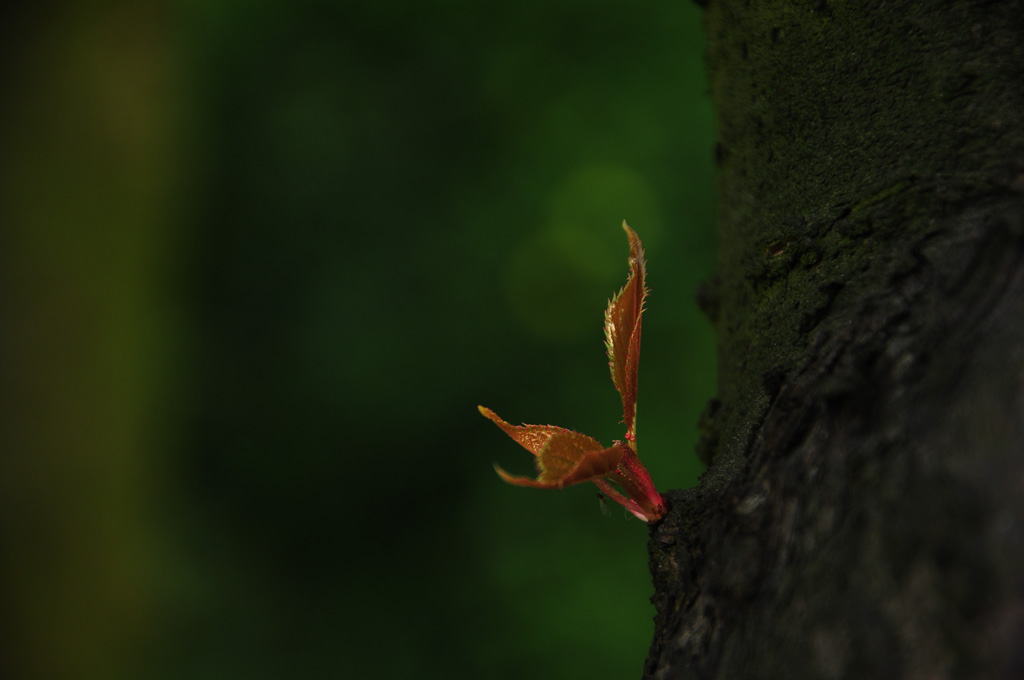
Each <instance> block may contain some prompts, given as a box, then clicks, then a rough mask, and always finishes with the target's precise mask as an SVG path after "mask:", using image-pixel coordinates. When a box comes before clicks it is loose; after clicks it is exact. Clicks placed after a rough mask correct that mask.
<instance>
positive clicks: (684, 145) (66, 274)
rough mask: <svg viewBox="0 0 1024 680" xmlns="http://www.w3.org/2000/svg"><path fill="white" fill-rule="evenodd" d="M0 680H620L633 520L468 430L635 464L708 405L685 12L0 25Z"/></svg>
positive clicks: (225, 7) (185, 10)
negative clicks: (636, 271)
mask: <svg viewBox="0 0 1024 680" xmlns="http://www.w3.org/2000/svg"><path fill="white" fill-rule="evenodd" d="M0 12H2V14H0V25H2V28H0V31H2V34H3V40H2V47H0V58H2V59H3V62H2V63H3V64H4V66H3V70H2V92H0V94H2V97H3V99H2V101H3V108H2V120H0V123H2V126H0V127H2V130H0V134H2V137H3V138H2V146H0V149H3V154H2V160H0V172H2V176H0V192H2V193H0V220H2V222H0V226H2V229H0V270H2V274H0V275H2V276H3V286H2V289H0V362H2V364H0V371H2V373H0V379H2V386H0V426H2V427H0V437H2V440H0V447H2V451H0V453H2V456H0V466H2V467H0V531H2V536H0V543H2V548H0V559H2V564H0V567H2V570H3V572H2V574H0V577H2V578H0V640H2V642H0V645H2V650H3V651H2V654H0V676H2V677H4V678H45V679H50V678H52V679H63V678H68V679H71V678H104V679H114V680H117V679H119V678H157V679H160V678H168V679H170V678H174V679H177V678H190V679H197V678H198V679H203V678H247V679H254V678H255V679H259V678H362V677H388V678H434V677H437V678H452V677H486V678H524V677H529V678H536V679H543V678H619V677H638V676H639V675H640V673H641V671H642V665H643V661H644V658H645V656H646V653H647V647H648V645H649V643H650V639H651V634H652V631H653V623H652V619H651V617H652V615H653V608H652V607H651V606H650V604H649V603H648V597H649V596H650V594H651V584H650V577H649V573H648V571H647V552H646V540H647V530H646V527H645V526H644V525H643V524H642V523H641V522H639V521H637V520H635V519H626V518H624V515H625V513H624V512H622V510H621V508H619V507H618V506H614V507H613V508H612V512H611V516H610V517H605V516H603V515H602V514H601V512H600V510H599V507H598V502H597V500H596V496H595V493H596V489H595V488H594V487H593V486H592V485H584V486H580V487H574V488H571V489H568V490H565V491H563V492H557V493H556V492H541V491H535V490H527V489H520V488H514V487H510V486H507V485H505V484H503V483H501V482H500V480H499V479H498V478H497V476H496V475H495V474H494V471H493V469H492V462H495V461H497V462H499V463H500V464H501V465H502V466H503V467H505V468H506V469H508V470H510V471H512V472H515V473H526V472H528V471H529V470H530V469H531V461H530V457H529V455H528V454H526V452H525V451H523V450H522V449H520V448H519V447H518V446H517V445H516V444H515V443H514V442H512V441H511V440H510V439H508V438H507V437H506V436H505V435H503V434H502V433H501V432H500V431H499V430H498V429H497V428H495V427H494V426H493V425H492V424H491V423H489V422H487V421H486V420H484V419H483V418H482V417H480V415H479V414H478V413H477V410H476V406H477V404H484V405H487V406H489V407H491V408H493V409H495V410H496V411H497V412H498V413H499V414H501V415H502V416H503V417H505V418H506V419H508V420H510V421H512V422H522V421H526V422H541V423H548V422H550V423H555V424H559V425H563V426H566V427H571V428H573V429H578V430H580V431H583V432H586V433H588V434H591V435H592V436H594V437H597V438H598V439H600V440H602V441H604V442H606V443H608V442H610V441H611V440H612V439H614V438H619V437H621V435H622V432H621V426H620V425H619V424H618V421H619V418H620V416H621V410H620V405H619V402H618V395H617V394H616V392H615V391H614V389H613V387H612V384H611V380H610V379H609V376H608V370H607V363H606V359H605V356H604V349H603V345H602V335H601V325H602V313H603V310H604V307H605V304H606V301H607V299H608V297H609V296H610V295H611V294H612V293H613V292H614V291H615V290H617V289H618V287H619V286H621V285H622V284H623V283H624V281H625V277H626V272H627V267H626V256H627V253H628V245H627V242H626V238H625V235H624V234H623V232H622V230H621V228H620V224H621V222H622V220H623V219H627V220H628V221H629V223H630V224H631V225H632V226H633V227H634V228H635V229H636V230H637V231H638V232H639V234H640V235H641V237H642V238H643V239H644V242H645V245H646V246H647V253H648V260H649V270H648V272H649V275H648V281H649V284H650V286H651V288H652V290H653V292H652V294H651V296H650V298H649V303H648V313H647V315H646V317H645V323H644V348H643V362H642V364H641V378H640V395H641V398H640V402H639V403H640V408H639V412H638V413H639V417H638V423H639V434H640V436H639V443H640V453H641V455H642V457H643V459H644V460H645V462H646V463H647V465H648V467H649V469H650V471H651V474H652V477H653V479H654V480H655V483H656V484H657V485H658V486H659V488H661V489H662V490H665V489H670V488H680V487H689V486H693V485H694V484H695V483H696V481H697V478H698V476H699V474H700V471H701V468H700V464H699V463H698V461H697V458H696V456H695V454H694V453H693V446H694V443H695V441H696V439H697V430H696V424H697V419H698V415H699V413H700V411H701V409H702V408H703V404H704V403H705V401H706V400H707V399H708V398H709V397H711V396H712V395H713V393H714V381H715V374H714V349H713V337H712V333H711V330H710V327H709V325H708V323H707V322H706V321H705V320H704V319H703V318H702V317H701V316H700V314H699V312H698V310H697V308H696V305H695V304H694V302H693V298H694V292H695V290H696V288H697V285H698V284H699V282H700V281H702V280H703V279H706V278H707V277H708V276H709V275H710V274H711V271H712V269H713V258H714V255H713V238H712V216H713V212H714V198H713V179H714V178H713V168H712V160H711V159H712V147H713V131H712V113H711V110H710V105H709V101H708V98H707V96H706V89H707V86H706V81H705V76H704V68H703V61H702V53H703V48H704V37H703V34H702V28H701V15H700V12H699V10H698V8H697V7H696V6H695V5H694V4H693V3H690V2H657V3H624V2H608V1H597V2H595V1H593V0H592V1H589V2H581V1H579V0H545V2H537V1H527V2H515V3H504V4H494V5H492V4H489V3H477V2H468V1H461V0H452V1H448V2H433V3H413V2H380V3H371V2H357V3H351V2H342V3H338V2H315V1H311V0H301V1H297V2H284V0H264V1H261V2H252V1H250V2H233V1H228V0H224V1H206V2H199V1H198V0H193V1H192V2H183V3H144V4H138V3H130V2H125V1H123V0H112V1H110V2H74V3H73V2H65V3H43V4H36V5H27V4H24V5H18V4H13V5H11V6H10V7H8V8H7V9H4V10H0Z"/></svg>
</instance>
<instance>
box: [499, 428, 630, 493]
mask: <svg viewBox="0 0 1024 680" xmlns="http://www.w3.org/2000/svg"><path fill="white" fill-rule="evenodd" d="M588 440H589V441H593V440H592V439H591V438H590V437H588V436H586V435H584V434H580V433H579V432H572V431H566V432H560V433H558V434H556V435H554V436H552V437H551V438H550V439H549V440H548V443H547V444H546V445H545V446H544V448H543V449H542V450H541V452H540V455H538V456H537V469H538V471H539V472H540V474H539V475H538V476H537V479H530V478H529V477H520V476H515V475H510V474H508V473H507V472H505V471H504V470H502V469H501V468H500V467H499V466H497V465H495V466H494V469H495V470H497V471H498V474H499V475H501V478H502V479H504V480H505V481H506V482H509V483H510V484H518V485H519V486H532V487H537V488H542V489H561V488H563V487H566V486H571V485H573V484H580V483H581V482H589V481H593V480H595V479H600V478H602V477H605V476H606V475H608V474H611V473H612V472H614V471H615V469H616V467H618V465H619V461H621V460H622V456H623V454H624V453H625V451H624V448H623V447H622V446H621V445H616V446H612V447H610V448H607V449H605V448H598V449H587V448H584V447H585V446H586V445H588V443H589V442H588ZM599 446H600V445H599Z"/></svg>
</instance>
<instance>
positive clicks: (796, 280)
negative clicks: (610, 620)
mask: <svg viewBox="0 0 1024 680" xmlns="http://www.w3.org/2000/svg"><path fill="white" fill-rule="evenodd" d="M707 26H708V33H709V48H708V65H709V68H710V72H711V82H712V91H713V95H714V98H715V102H716V105H717V108H718V116H719V136H720V141H719V147H718V158H719V164H720V170H721V184H720V200H721V208H720V211H719V229H720V236H719V267H718V275H717V277H716V279H715V280H714V281H712V282H710V283H709V284H708V286H707V289H706V290H704V291H702V295H701V296H700V299H701V302H702V305H704V306H705V308H706V310H707V311H708V313H709V316H710V317H711V318H712V320H713V322H714V323H715V326H716V329H717V332H718V335H719V363H720V384H719V399H718V400H716V401H715V402H714V403H713V404H712V405H711V406H709V409H708V413H707V418H706V422H705V423H704V427H703V429H704V440H703V441H702V444H701V450H702V455H704V456H705V457H706V458H707V459H713V463H712V464H711V466H710V467H709V469H708V471H707V473H706V474H705V476H704V478H703V480H702V482H701V484H700V486H699V487H697V488H695V489H690V490H686V491H681V492H671V493H669V494H668V499H669V501H670V503H671V508H670V512H669V514H668V515H667V517H666V518H665V519H664V520H663V521H662V522H661V523H660V524H658V525H656V526H654V527H652V531H651V543H650V552H651V568H652V571H653V575H654V585H655V595H654V598H653V599H654V603H655V605H656V607H657V616H656V632H655V639H654V642H653V645H652V647H651V651H650V657H649V659H648V662H647V666H646V673H645V677H648V678H805V677H807V678H1021V677H1024V130H1022V125H1021V121H1022V117H1024V4H1022V3H1021V2H1005V3H998V2H980V1H979V2H956V3H953V2H941V3H940V2H921V1H920V0H894V1H890V2H883V1H881V0H877V1H874V2H864V3H831V2H825V1H819V2H796V1H794V0H787V1H783V2H768V1H765V2H749V1H741V0H712V2H711V3H710V6H709V7H708V9H707Z"/></svg>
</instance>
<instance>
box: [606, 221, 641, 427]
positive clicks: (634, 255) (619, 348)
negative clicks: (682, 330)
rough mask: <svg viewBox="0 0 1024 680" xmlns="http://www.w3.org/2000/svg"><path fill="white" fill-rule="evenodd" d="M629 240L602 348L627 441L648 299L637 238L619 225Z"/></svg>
mask: <svg viewBox="0 0 1024 680" xmlns="http://www.w3.org/2000/svg"><path fill="white" fill-rule="evenodd" d="M622 228H623V229H625V230H626V236H627V237H628V238H629V278H627V279H626V285H624V286H623V287H622V290H620V291H619V292H618V294H617V295H616V296H615V297H613V298H612V299H611V300H610V301H609V302H608V309H607V310H605V313H604V335H605V348H606V349H607V351H608V366H609V367H610V368H611V372H612V382H614V383H615V389H617V390H618V391H619V394H620V395H621V396H622V420H623V422H624V423H625V424H626V431H627V432H628V435H627V438H631V437H633V436H634V435H635V420H636V390H637V376H638V374H639V371H640V326H641V323H640V322H641V319H642V317H643V313H644V299H645V298H646V297H647V286H646V282H645V279H646V277H647V262H646V260H645V259H644V247H643V243H641V242H640V237H639V236H637V234H636V232H635V231H633V230H632V229H631V228H630V227H629V225H628V224H626V223H625V222H623V223H622Z"/></svg>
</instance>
